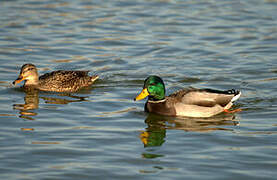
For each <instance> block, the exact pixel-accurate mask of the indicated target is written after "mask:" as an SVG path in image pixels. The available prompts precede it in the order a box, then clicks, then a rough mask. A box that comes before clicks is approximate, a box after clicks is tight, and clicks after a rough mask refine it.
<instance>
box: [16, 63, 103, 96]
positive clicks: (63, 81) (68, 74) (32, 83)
mask: <svg viewBox="0 0 277 180" xmlns="http://www.w3.org/2000/svg"><path fill="white" fill-rule="evenodd" d="M88 72H89V71H64V70H59V71H53V72H51V73H46V74H44V75H42V76H40V77H38V73H37V69H36V67H35V65H33V64H25V65H23V66H22V68H21V72H20V75H19V77H18V79H17V80H15V81H14V82H13V83H14V84H16V83H19V82H21V81H22V80H25V83H24V85H23V87H24V88H29V87H34V88H36V89H39V90H42V91H55V92H76V91H78V90H80V89H81V88H83V87H87V86H90V85H91V84H93V82H94V81H95V80H96V79H98V76H97V75H94V76H89V75H88Z"/></svg>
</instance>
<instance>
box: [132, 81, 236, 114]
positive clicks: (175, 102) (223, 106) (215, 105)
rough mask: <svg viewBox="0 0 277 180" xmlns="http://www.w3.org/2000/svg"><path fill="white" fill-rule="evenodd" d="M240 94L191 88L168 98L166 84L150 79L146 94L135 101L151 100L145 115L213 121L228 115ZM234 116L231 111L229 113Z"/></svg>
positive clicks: (145, 89)
mask: <svg viewBox="0 0 277 180" xmlns="http://www.w3.org/2000/svg"><path fill="white" fill-rule="evenodd" d="M240 95H241V92H240V91H237V90H234V89H232V90H227V91H219V90H212V89H195V88H188V89H183V90H180V91H177V92H175V93H173V94H171V95H169V96H166V97H165V86H164V82H163V80H162V79H161V78H160V77H158V76H149V77H148V78H147V79H146V80H145V81H144V86H143V90H142V91H141V93H140V94H139V95H138V96H137V97H136V98H135V99H134V100H135V101H137V100H141V99H144V98H145V97H147V96H148V100H147V102H146V104H145V111H147V112H153V113H157V114H161V115H168V116H187V117H211V116H214V115H216V114H219V113H221V112H223V111H225V112H228V109H229V108H231V106H232V105H233V102H234V101H236V100H237V99H238V98H239V97H240ZM229 112H231V111H229Z"/></svg>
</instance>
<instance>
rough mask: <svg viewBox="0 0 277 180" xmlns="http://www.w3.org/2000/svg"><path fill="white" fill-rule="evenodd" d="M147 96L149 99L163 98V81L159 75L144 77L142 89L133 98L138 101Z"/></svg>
mask: <svg viewBox="0 0 277 180" xmlns="http://www.w3.org/2000/svg"><path fill="white" fill-rule="evenodd" d="M147 96H148V99H149V100H151V101H158V100H162V99H164V98H165V87H164V82H163V80H162V79H161V78H160V77H159V76H149V77H148V78H147V79H145V81H144V86H143V90H142V91H141V93H140V94H139V95H138V96H137V97H136V98H135V99H134V100H135V101H138V100H141V99H144V98H146V97H147Z"/></svg>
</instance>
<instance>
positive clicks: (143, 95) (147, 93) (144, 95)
mask: <svg viewBox="0 0 277 180" xmlns="http://www.w3.org/2000/svg"><path fill="white" fill-rule="evenodd" d="M147 96H149V92H148V91H147V88H144V89H143V90H142V91H141V93H140V94H139V95H138V96H137V97H136V98H135V99H134V100H135V101H139V100H142V99H144V98H146V97H147Z"/></svg>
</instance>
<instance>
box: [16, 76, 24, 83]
mask: <svg viewBox="0 0 277 180" xmlns="http://www.w3.org/2000/svg"><path fill="white" fill-rule="evenodd" d="M24 79H25V78H23V77H22V76H20V77H18V78H17V79H16V80H15V81H14V82H13V84H14V85H16V84H18V83H20V82H21V81H23V80H24Z"/></svg>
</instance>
